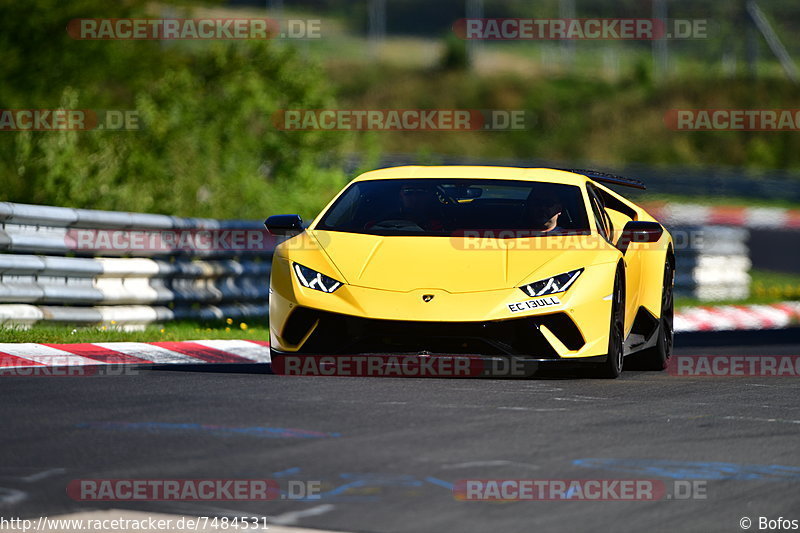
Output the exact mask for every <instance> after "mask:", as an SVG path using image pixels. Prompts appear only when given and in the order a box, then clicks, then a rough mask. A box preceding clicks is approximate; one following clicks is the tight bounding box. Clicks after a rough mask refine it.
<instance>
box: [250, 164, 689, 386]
mask: <svg viewBox="0 0 800 533" xmlns="http://www.w3.org/2000/svg"><path fill="white" fill-rule="evenodd" d="M604 184H616V185H624V186H630V187H636V188H640V189H643V188H644V186H643V185H642V184H641V182H639V181H637V180H632V179H625V178H620V177H618V176H612V175H609V174H604V173H600V172H594V171H585V170H560V169H550V168H510V167H489V166H430V167H425V166H407V167H395V168H387V169H382V170H375V171H372V172H367V173H365V174H362V175H361V176H359V177H357V178H356V179H354V180H353V181H352V182H350V183H349V184H348V185H347V186H346V187H345V188H344V189H343V190H342V191H341V192H340V193H339V194H338V195H337V196H336V197H335V198H334V199H333V200H332V201H331V202H330V203H329V204H328V206H327V207H326V208H325V209H323V211H322V212H321V213H320V214H319V216H318V217H317V218H316V219H314V221H312V222H311V223H310V224H309V225H308V227H304V225H303V221H302V220H301V218H300V217H299V216H298V215H275V216H271V217H269V218H268V219H267V220H266V222H265V225H266V226H267V228H268V229H269V231H270V232H271V233H272V234H274V235H280V236H286V237H288V238H287V239H286V240H285V241H283V242H282V243H281V244H279V245H278V246H277V247H276V249H275V254H274V257H273V262H272V274H271V280H270V301H269V312H270V314H269V320H270V335H271V338H270V345H271V350H272V356H273V365H274V364H275V363H274V362H275V361H276V360H279V359H280V358H281V357H286V356H288V355H302V354H315V355H325V356H332V357H341V356H348V355H349V356H352V355H354V354H361V355H363V354H383V355H386V354H403V355H407V354H413V355H414V356H418V357H426V356H436V357H439V356H447V357H455V358H459V357H462V358H463V357H466V358H479V359H481V360H490V361H498V360H506V361H507V360H513V361H515V362H523V363H526V364H532V365H534V366H541V365H542V364H549V363H556V362H558V363H568V362H573V363H577V362H580V363H581V364H587V365H590V366H589V367H588V368H592V369H594V370H595V371H596V373H597V375H599V376H603V377H608V378H616V377H617V376H619V375H620V372H621V371H622V366H623V358H627V356H632V358H631V359H629V360H630V361H633V360H634V359H636V360H638V363H639V367H640V368H649V369H654V370H658V369H663V368H665V366H666V363H667V359H668V358H669V357H670V353H671V351H672V338H673V328H672V315H673V301H672V287H673V280H674V270H675V258H674V251H673V243H672V237H671V236H670V234H669V233H668V232H667V231H666V230H665V229H664V228H663V227H662V226H661V225H660V224H659V223H658V222H656V221H655V220H654V219H653V218H652V217H651V216H650V215H649V214H647V212H645V210H644V209H642V208H641V207H638V206H637V205H636V204H634V203H632V202H631V201H629V200H627V199H625V198H624V197H622V196H620V195H619V194H617V193H616V192H614V191H612V190H611V189H610V188H608V187H606V186H605V185H604Z"/></svg>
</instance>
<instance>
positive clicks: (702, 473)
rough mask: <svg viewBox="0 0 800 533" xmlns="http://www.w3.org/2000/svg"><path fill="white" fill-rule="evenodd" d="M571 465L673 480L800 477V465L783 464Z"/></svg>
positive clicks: (592, 462)
mask: <svg viewBox="0 0 800 533" xmlns="http://www.w3.org/2000/svg"><path fill="white" fill-rule="evenodd" d="M572 464H574V465H576V466H583V467H586V468H598V469H605V470H617V471H620V472H629V473H634V474H644V475H648V476H654V477H665V478H673V479H714V480H717V479H738V480H752V479H762V480H772V481H778V480H783V481H786V480H789V481H795V480H800V467H797V466H783V465H742V464H737V463H718V462H693V461H670V460H663V459H603V458H587V459H576V460H575V461H573V462H572Z"/></svg>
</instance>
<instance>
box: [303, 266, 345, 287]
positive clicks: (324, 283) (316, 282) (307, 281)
mask: <svg viewBox="0 0 800 533" xmlns="http://www.w3.org/2000/svg"><path fill="white" fill-rule="evenodd" d="M294 273H295V274H296V275H297V281H299V282H300V285H302V286H303V287H306V288H307V289H314V290H315V291H320V292H333V291H335V290H336V289H338V288H339V287H341V286H342V282H341V281H336V280H335V279H333V278H329V277H328V276H326V275H325V274H320V273H319V272H317V271H316V270H312V269H310V268H308V267H304V266H303V265H299V264H297V263H294Z"/></svg>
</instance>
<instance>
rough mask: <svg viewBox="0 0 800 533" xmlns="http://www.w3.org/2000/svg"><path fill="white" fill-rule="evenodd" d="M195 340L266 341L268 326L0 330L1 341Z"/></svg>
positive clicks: (187, 324) (249, 323) (218, 324)
mask: <svg viewBox="0 0 800 533" xmlns="http://www.w3.org/2000/svg"><path fill="white" fill-rule="evenodd" d="M198 339H243V340H255V341H268V340H269V326H268V324H267V323H266V321H263V320H236V321H232V323H231V324H227V323H226V322H214V323H199V322H171V323H167V324H163V325H160V326H148V327H146V328H145V329H144V330H142V331H123V330H121V329H119V328H116V327H114V326H111V327H103V326H101V327H79V326H49V325H48V326H39V325H37V326H34V327H32V328H29V329H23V328H20V327H5V328H0V342H43V343H57V344H62V343H63V344H65V343H76V342H158V341H189V340H198Z"/></svg>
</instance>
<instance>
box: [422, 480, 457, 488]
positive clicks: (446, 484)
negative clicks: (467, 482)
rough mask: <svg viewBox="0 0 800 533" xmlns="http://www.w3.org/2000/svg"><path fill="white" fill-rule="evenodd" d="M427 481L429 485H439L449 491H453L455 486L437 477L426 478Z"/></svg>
mask: <svg viewBox="0 0 800 533" xmlns="http://www.w3.org/2000/svg"><path fill="white" fill-rule="evenodd" d="M425 481H427V482H428V483H433V484H434V485H439V486H440V487H444V488H446V489H447V490H453V484H452V483H450V482H447V481H444V480H442V479H438V478H435V477H426V478H425Z"/></svg>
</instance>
